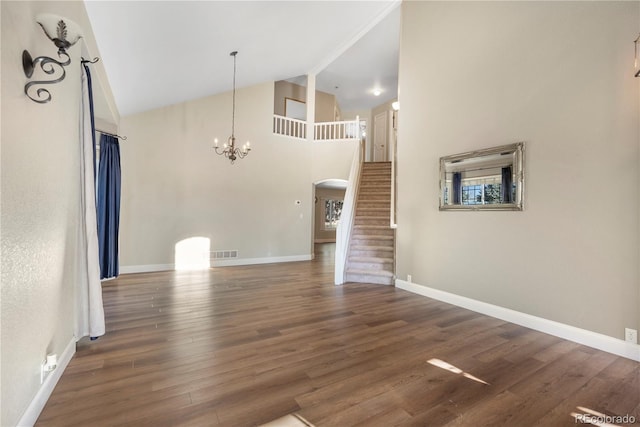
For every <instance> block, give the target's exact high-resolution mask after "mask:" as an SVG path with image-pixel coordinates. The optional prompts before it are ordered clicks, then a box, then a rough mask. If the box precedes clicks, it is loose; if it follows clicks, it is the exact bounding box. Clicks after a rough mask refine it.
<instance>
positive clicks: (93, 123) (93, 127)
mask: <svg viewBox="0 0 640 427" xmlns="http://www.w3.org/2000/svg"><path fill="white" fill-rule="evenodd" d="M82 66H83V67H84V70H85V71H86V73H87V86H88V87H89V111H90V121H91V139H92V141H93V182H94V184H95V182H96V172H97V171H96V119H95V116H94V114H93V85H92V84H91V71H89V67H88V66H87V65H86V64H84V63H83V64H82Z"/></svg>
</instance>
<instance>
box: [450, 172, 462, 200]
mask: <svg viewBox="0 0 640 427" xmlns="http://www.w3.org/2000/svg"><path fill="white" fill-rule="evenodd" d="M452 187H453V204H454V205H459V204H461V203H462V173H460V172H454V173H453V179H452Z"/></svg>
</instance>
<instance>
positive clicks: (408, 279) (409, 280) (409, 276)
mask: <svg viewBox="0 0 640 427" xmlns="http://www.w3.org/2000/svg"><path fill="white" fill-rule="evenodd" d="M407 282H409V283H411V275H410V274H407Z"/></svg>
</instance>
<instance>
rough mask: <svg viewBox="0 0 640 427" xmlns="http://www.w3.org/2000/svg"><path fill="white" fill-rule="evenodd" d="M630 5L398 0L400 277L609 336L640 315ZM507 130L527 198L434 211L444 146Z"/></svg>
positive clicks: (501, 136)
mask: <svg viewBox="0 0 640 427" xmlns="http://www.w3.org/2000/svg"><path fill="white" fill-rule="evenodd" d="M639 7H640V3H638V2H404V3H403V4H402V14H403V22H402V39H401V46H402V48H401V53H400V78H399V85H400V88H401V92H400V95H401V96H400V104H401V106H402V114H401V115H400V123H399V130H398V138H399V140H398V155H399V161H398V183H399V188H398V192H399V194H398V204H399V206H398V241H397V273H398V277H399V278H400V279H406V276H407V274H411V275H412V276H413V281H414V282H415V283H418V284H421V285H426V286H429V287H432V288H436V289H441V290H445V291H447V292H451V293H454V294H458V295H463V296H465V297H469V298H472V299H476V300H480V301H484V302H488V303H491V304H496V305H499V306H503V307H507V308H510V309H513V310H517V311H520V312H524V313H529V314H532V315H535V316H540V317H543V318H546V319H551V320H554V321H558V322H562V323H565V324H569V325H573V326H577V327H580V328H584V329H587V330H590V331H595V332H599V333H603V334H606V335H610V336H612V337H616V338H619V339H622V338H623V332H624V328H625V327H630V328H634V329H638V328H640V318H639V313H640V307H639V306H638V300H639V296H638V293H639V283H640V277H639V270H638V260H639V259H640V230H639V218H640V207H639V204H640V202H639V200H640V197H639V194H638V184H639V182H640V171H639V164H640V163H639V161H638V160H639V158H640V146H639V144H640V142H639V140H640V139H639V136H640V135H639V123H640V122H639V99H638V85H639V82H640V79H634V77H633V46H632V41H633V40H634V39H635V38H636V37H637V35H638V14H639V10H638V9H639ZM470 34H471V35H473V36H472V37H469V35H470ZM517 141H525V142H526V144H527V145H526V159H525V168H526V176H525V177H526V183H525V210H524V211H523V212H439V211H438V159H439V158H440V157H441V156H445V155H448V154H454V153H459V152H465V151H469V150H474V149H479V148H485V147H491V146H494V145H500V144H507V143H513V142H517ZM596 171H597V172H596Z"/></svg>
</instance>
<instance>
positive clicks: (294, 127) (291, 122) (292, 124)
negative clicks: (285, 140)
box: [273, 114, 307, 139]
mask: <svg viewBox="0 0 640 427" xmlns="http://www.w3.org/2000/svg"><path fill="white" fill-rule="evenodd" d="M273 133H275V134H276V135H282V136H289V137H291V138H297V139H307V122H306V121H304V120H298V119H292V118H291V117H285V116H280V115H278V114H274V115H273Z"/></svg>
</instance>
